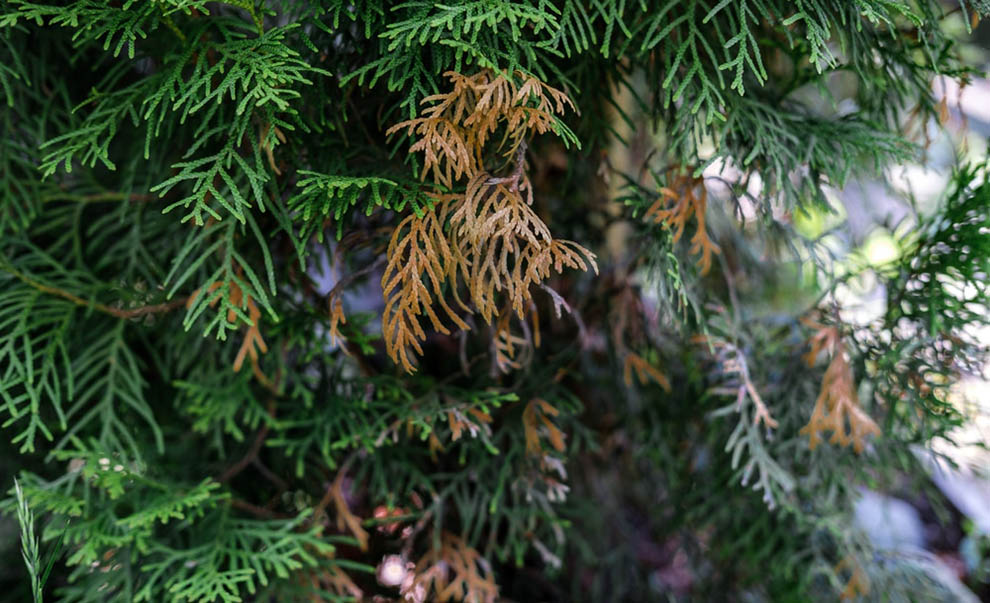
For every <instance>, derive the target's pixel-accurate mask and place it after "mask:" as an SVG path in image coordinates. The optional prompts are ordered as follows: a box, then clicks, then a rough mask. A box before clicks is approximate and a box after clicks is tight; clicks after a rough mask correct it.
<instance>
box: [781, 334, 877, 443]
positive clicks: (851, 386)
mask: <svg viewBox="0 0 990 603" xmlns="http://www.w3.org/2000/svg"><path fill="white" fill-rule="evenodd" d="M811 346H812V347H811V352H809V353H808V355H807V356H805V360H806V361H808V362H809V363H813V362H814V359H815V357H817V355H818V352H819V351H820V350H822V349H827V350H828V351H829V352H830V353H831V355H832V360H831V362H830V363H829V365H828V368H827V369H826V370H825V376H824V378H823V379H822V388H821V393H820V394H819V395H818V399H817V400H816V401H815V408H814V410H813V411H812V413H811V419H810V420H809V421H808V424H807V425H805V426H804V427H803V428H801V431H800V433H801V434H802V435H807V436H808V446H809V447H810V448H811V449H812V450H814V449H815V448H816V447H817V446H818V444H820V443H821V441H822V435H821V434H822V432H824V431H831V432H832V438H831V442H832V443H833V444H839V445H842V446H848V445H850V444H852V446H853V448H854V449H855V450H856V452H857V453H861V452H863V448H864V446H865V443H866V436H868V435H870V434H873V435H875V436H880V433H881V432H880V428H879V427H878V426H877V424H876V423H875V422H874V421H873V419H872V418H870V416H869V415H868V414H866V412H865V411H864V410H863V408H862V407H861V406H860V403H859V395H858V394H857V393H856V380H855V378H854V377H853V371H852V367H851V366H849V362H848V360H847V359H846V352H845V349H844V347H843V346H842V345H841V335H840V334H839V330H838V328H837V327H834V326H830V327H823V328H822V329H820V330H819V331H818V332H817V333H816V334H815V335H814V336H813V337H812V340H811ZM847 421H848V425H849V427H848V431H847V429H846V423H847Z"/></svg>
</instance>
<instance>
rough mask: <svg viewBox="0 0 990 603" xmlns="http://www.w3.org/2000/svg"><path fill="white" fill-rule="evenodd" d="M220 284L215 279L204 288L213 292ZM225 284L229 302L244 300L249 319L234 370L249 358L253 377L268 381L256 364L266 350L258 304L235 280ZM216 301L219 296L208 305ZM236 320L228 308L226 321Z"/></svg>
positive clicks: (189, 303)
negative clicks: (249, 322)
mask: <svg viewBox="0 0 990 603" xmlns="http://www.w3.org/2000/svg"><path fill="white" fill-rule="evenodd" d="M221 286H223V283H222V282H220V281H216V282H214V283H211V284H210V285H209V286H208V287H207V288H206V292H207V294H209V293H213V292H214V291H216V290H217V289H219V288H220V287H221ZM227 286H228V287H229V288H230V303H231V304H232V305H235V306H240V305H241V303H242V302H244V305H245V306H247V311H248V318H250V319H251V324H250V325H248V326H247V330H246V331H245V332H244V341H243V342H241V347H240V349H238V350H237V356H236V357H234V372H235V373H236V372H238V371H240V370H241V367H242V366H244V359H245V358H250V359H251V370H252V372H253V373H254V375H255V377H257V378H258V380H259V381H260V382H262V383H268V382H269V380H268V378H267V377H266V376H265V375H264V374H263V373H262V372H261V367H260V366H258V358H259V357H260V354H264V353H266V352H268V345H267V344H265V340H264V339H263V338H262V337H261V328H260V325H261V310H260V309H258V305H257V304H255V303H254V300H253V299H251V296H250V295H244V293H243V291H242V290H241V288H240V286H238V284H237V283H236V282H233V281H231V282H230V283H228V284H227ZM200 291H201V290H200V289H197V290H196V291H194V292H193V294H192V295H190V296H189V300H188V301H187V302H186V306H187V307H188V306H191V305H192V303H193V302H194V301H195V300H196V297H197V296H198V295H199V293H200ZM218 301H220V297H219V296H217V297H214V298H213V300H212V301H210V307H211V308H212V307H214V306H216V304H217V302H218ZM236 321H237V314H236V313H235V312H234V311H233V310H228V311H227V322H230V323H233V322H236Z"/></svg>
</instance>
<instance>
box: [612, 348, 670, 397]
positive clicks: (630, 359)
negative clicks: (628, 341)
mask: <svg viewBox="0 0 990 603" xmlns="http://www.w3.org/2000/svg"><path fill="white" fill-rule="evenodd" d="M634 371H635V373H636V377H637V378H638V379H639V382H640V383H642V384H643V385H646V383H647V382H648V381H649V380H650V379H652V380H654V381H656V382H657V384H658V385H659V386H660V387H662V388H663V389H664V390H665V391H668V392H669V391H670V381H669V380H667V376H666V375H664V374H663V373H662V372H660V370H659V369H657V368H656V367H655V366H653V365H652V364H650V363H649V362H647V361H646V360H645V359H644V358H643V357H642V356H640V355H638V354H634V353H632V352H628V353H627V354H626V359H625V361H624V362H623V367H622V378H623V380H624V381H625V382H626V386H627V387H632V384H633V372H634Z"/></svg>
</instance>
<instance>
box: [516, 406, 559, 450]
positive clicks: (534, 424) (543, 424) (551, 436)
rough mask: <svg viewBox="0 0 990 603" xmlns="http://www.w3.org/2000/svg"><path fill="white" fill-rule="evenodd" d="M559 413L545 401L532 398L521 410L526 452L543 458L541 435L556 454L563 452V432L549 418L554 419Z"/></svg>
mask: <svg viewBox="0 0 990 603" xmlns="http://www.w3.org/2000/svg"><path fill="white" fill-rule="evenodd" d="M558 414H560V411H559V410H557V409H556V408H554V407H553V405H551V404H550V403H549V402H547V401H546V400H541V399H540V398H533V399H532V400H530V401H529V403H528V404H526V409H525V410H523V417H522V418H523V429H524V435H525V437H526V452H527V453H529V454H532V455H533V456H543V447H542V446H541V445H540V436H541V435H543V436H545V437H546V438H547V440H548V441H549V442H550V445H551V446H553V448H554V450H556V451H557V452H563V451H564V448H565V445H564V432H562V431H561V430H560V428H559V427H557V426H556V425H555V424H554V422H553V421H551V420H550V417H556V416H557V415H558Z"/></svg>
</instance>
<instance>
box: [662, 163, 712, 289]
mask: <svg viewBox="0 0 990 603" xmlns="http://www.w3.org/2000/svg"><path fill="white" fill-rule="evenodd" d="M669 176H670V178H669V180H668V185H667V186H665V187H663V188H661V189H660V198H659V199H657V201H656V202H655V203H654V204H653V205H651V206H650V208H649V209H647V210H646V217H647V218H652V219H653V221H654V222H656V223H657V224H663V225H664V226H665V227H666V228H667V229H668V230H670V231H671V232H672V233H673V241H674V243H677V242H678V241H680V240H681V236H682V235H683V234H684V229H685V227H686V226H687V223H688V222H689V221H690V220H691V217H692V216H694V218H695V220H696V221H697V228H696V230H695V232H694V236H692V237H691V253H694V254H698V253H700V254H701V257H700V258H698V267H699V268H700V269H701V273H702V274H705V273H707V272H708V270H709V269H711V267H712V256H713V255H715V254H718V253H721V250H720V249H719V246H718V245H716V244H715V242H714V241H712V240H711V238H710V237H709V236H708V228H707V227H706V225H705V211H706V210H707V208H708V190H707V189H705V183H704V180H703V179H702V178H695V177H693V176H692V175H691V174H690V173H689V172H683V173H681V172H677V171H675V170H671V171H670V172H669ZM671 201H673V204H671Z"/></svg>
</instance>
